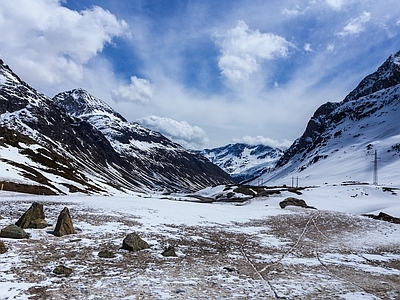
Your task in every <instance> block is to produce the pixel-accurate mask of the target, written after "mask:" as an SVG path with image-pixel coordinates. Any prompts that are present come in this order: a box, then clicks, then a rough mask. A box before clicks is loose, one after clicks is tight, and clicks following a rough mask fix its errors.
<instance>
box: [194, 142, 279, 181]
mask: <svg viewBox="0 0 400 300" xmlns="http://www.w3.org/2000/svg"><path fill="white" fill-rule="evenodd" d="M197 152H198V153H200V154H201V155H203V156H204V157H206V158H207V159H209V160H210V161H211V162H212V163H214V164H216V165H217V166H219V167H220V168H221V169H223V170H224V171H225V172H227V173H228V174H230V175H231V177H232V178H233V179H235V181H237V182H243V181H245V180H248V179H251V178H254V177H256V176H258V175H260V174H261V173H262V172H264V171H265V170H269V169H271V168H273V167H274V166H275V164H276V162H277V161H278V160H279V158H280V157H281V156H282V155H283V153H284V148H283V149H280V148H272V147H270V146H265V145H249V144H245V143H236V144H228V145H226V146H222V147H218V148H213V149H204V150H202V151H197Z"/></svg>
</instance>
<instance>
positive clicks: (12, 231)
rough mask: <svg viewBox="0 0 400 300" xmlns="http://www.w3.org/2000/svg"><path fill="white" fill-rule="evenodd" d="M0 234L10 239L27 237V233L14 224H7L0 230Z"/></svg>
mask: <svg viewBox="0 0 400 300" xmlns="http://www.w3.org/2000/svg"><path fill="white" fill-rule="evenodd" d="M0 236H1V237H5V238H11V239H27V238H29V235H28V234H27V233H26V232H25V230H23V229H22V228H21V227H18V226H17V225H15V224H12V225H8V226H7V227H4V228H3V229H2V230H1V231H0Z"/></svg>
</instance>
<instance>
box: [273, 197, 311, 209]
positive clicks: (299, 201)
mask: <svg viewBox="0 0 400 300" xmlns="http://www.w3.org/2000/svg"><path fill="white" fill-rule="evenodd" d="M289 205H291V206H300V207H303V208H312V209H315V207H313V206H308V205H307V203H306V201H304V200H303V199H297V198H293V197H289V198H286V199H285V200H283V201H281V202H279V206H280V207H281V208H285V207H286V206H289Z"/></svg>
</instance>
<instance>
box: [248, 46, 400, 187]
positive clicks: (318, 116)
mask: <svg viewBox="0 0 400 300" xmlns="http://www.w3.org/2000/svg"><path fill="white" fill-rule="evenodd" d="M375 150H377V151H378V153H379V158H380V159H379V167H380V174H381V175H380V177H381V178H382V180H386V181H387V182H388V183H389V182H393V181H398V180H397V179H396V178H397V177H398V176H397V175H396V172H397V171H394V170H398V168H400V159H399V156H400V153H399V150H400V51H399V52H397V53H396V54H393V55H391V56H390V57H389V58H388V59H387V60H386V61H385V62H384V63H383V64H382V65H381V66H380V67H379V68H378V69H377V71H376V72H374V73H372V74H370V75H368V76H366V77H365V78H364V79H363V80H362V81H361V82H360V83H359V84H358V85H357V87H356V88H355V89H354V90H353V91H351V92H350V93H349V94H348V95H347V96H346V97H345V99H344V100H343V101H341V102H338V103H333V102H327V103H325V104H323V105H321V106H320V107H319V108H318V109H317V110H316V111H315V113H314V115H313V116H312V117H311V119H310V120H309V122H308V124H307V127H306V129H305V131H304V133H303V135H302V136H301V137H299V138H298V139H296V140H295V141H294V143H293V144H292V145H291V146H290V148H289V149H288V150H287V151H286V152H285V153H284V155H283V156H282V157H281V158H280V159H279V161H278V162H277V164H276V166H275V168H274V170H273V171H272V172H269V173H268V172H265V173H264V174H263V175H261V177H262V178H264V179H265V180H266V181H268V182H270V183H275V182H282V183H283V182H286V183H288V182H290V180H289V178H290V177H291V176H300V177H301V178H302V180H303V182H310V183H315V184H316V183H317V182H318V183H319V184H320V183H321V181H329V180H331V181H332V180H335V181H337V180H342V181H346V180H359V181H366V182H371V181H372V177H373V176H372V173H373V164H372V160H373V154H374V152H375ZM253 183H254V181H253Z"/></svg>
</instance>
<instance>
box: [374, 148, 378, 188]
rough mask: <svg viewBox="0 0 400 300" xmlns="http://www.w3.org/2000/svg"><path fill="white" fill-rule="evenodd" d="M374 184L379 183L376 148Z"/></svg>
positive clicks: (376, 152)
mask: <svg viewBox="0 0 400 300" xmlns="http://www.w3.org/2000/svg"><path fill="white" fill-rule="evenodd" d="M373 184H374V185H378V151H377V150H375V158H374V178H373Z"/></svg>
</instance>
